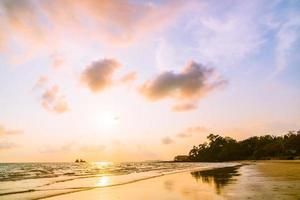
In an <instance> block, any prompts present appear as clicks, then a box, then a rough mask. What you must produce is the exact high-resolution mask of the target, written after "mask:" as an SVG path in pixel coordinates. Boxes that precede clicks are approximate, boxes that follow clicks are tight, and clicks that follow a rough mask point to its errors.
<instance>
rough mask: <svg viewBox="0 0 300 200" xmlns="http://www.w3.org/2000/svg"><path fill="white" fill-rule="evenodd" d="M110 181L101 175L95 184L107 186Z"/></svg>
mask: <svg viewBox="0 0 300 200" xmlns="http://www.w3.org/2000/svg"><path fill="white" fill-rule="evenodd" d="M110 182H111V180H110V178H109V177H108V176H102V177H101V178H100V179H99V181H98V182H97V185H96V186H107V185H109V184H110Z"/></svg>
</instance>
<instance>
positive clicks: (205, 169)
mask: <svg viewBox="0 0 300 200" xmlns="http://www.w3.org/2000/svg"><path fill="white" fill-rule="evenodd" d="M223 163H235V162H223ZM243 165H246V164H241V163H237V164H236V165H232V166H224V167H207V168H196V169H185V170H179V171H173V172H170V173H163V174H160V175H156V176H151V177H147V178H141V179H138V180H132V181H128V182H125V183H117V184H112V185H107V186H95V187H92V188H91V187H88V188H86V189H82V190H78V191H70V192H66V193H61V194H54V195H49V196H46V197H41V198H35V200H40V199H50V198H53V197H58V196H62V195H68V194H73V193H79V192H84V191H89V190H97V189H105V188H113V187H118V186H124V185H128V184H132V183H138V182H142V181H146V180H150V179H155V178H159V177H163V176H169V175H170V176H171V175H174V174H182V173H192V172H199V171H201V172H205V171H210V170H215V169H224V168H232V167H241V166H243ZM70 189H77V188H70Z"/></svg>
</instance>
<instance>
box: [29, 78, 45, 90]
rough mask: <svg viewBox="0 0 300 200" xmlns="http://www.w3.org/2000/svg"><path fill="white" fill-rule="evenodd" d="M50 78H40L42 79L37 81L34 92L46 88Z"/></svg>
mask: <svg viewBox="0 0 300 200" xmlns="http://www.w3.org/2000/svg"><path fill="white" fill-rule="evenodd" d="M48 80H49V79H48V77H47V76H40V78H39V79H38V80H37V81H36V83H35V84H34V86H33V88H32V90H36V89H40V88H43V87H45V86H46V84H47V82H48Z"/></svg>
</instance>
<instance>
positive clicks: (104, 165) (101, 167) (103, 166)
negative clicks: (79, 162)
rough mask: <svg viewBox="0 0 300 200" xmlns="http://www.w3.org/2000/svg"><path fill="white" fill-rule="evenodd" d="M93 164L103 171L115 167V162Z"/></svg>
mask: <svg viewBox="0 0 300 200" xmlns="http://www.w3.org/2000/svg"><path fill="white" fill-rule="evenodd" d="M93 164H94V165H96V167H97V168H98V169H103V168H107V167H109V166H111V165H113V162H106V161H101V162H94V163H93Z"/></svg>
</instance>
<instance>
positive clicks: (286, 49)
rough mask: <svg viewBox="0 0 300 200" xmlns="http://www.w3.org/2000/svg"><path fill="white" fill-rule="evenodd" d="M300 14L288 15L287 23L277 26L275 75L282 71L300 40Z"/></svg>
mask: <svg viewBox="0 0 300 200" xmlns="http://www.w3.org/2000/svg"><path fill="white" fill-rule="evenodd" d="M299 34H300V14H293V15H290V16H289V17H288V19H287V21H285V22H283V23H282V24H281V25H280V26H279V31H278V33H277V35H276V38H277V46H276V71H275V74H277V73H279V72H281V71H283V70H284V69H285V68H286V67H287V65H288V64H289V63H288V60H289V58H290V56H291V52H292V50H293V49H294V46H295V44H296V42H297V41H299V39H300V36H299Z"/></svg>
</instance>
